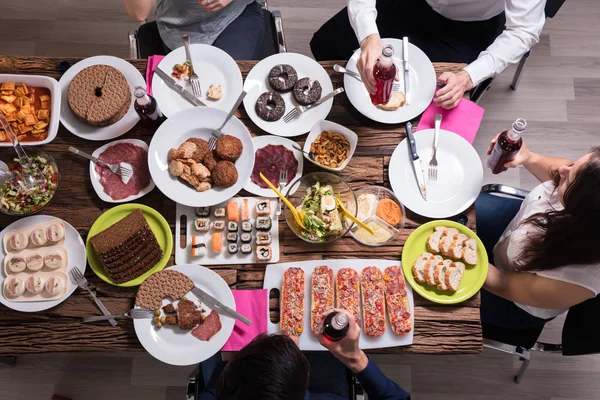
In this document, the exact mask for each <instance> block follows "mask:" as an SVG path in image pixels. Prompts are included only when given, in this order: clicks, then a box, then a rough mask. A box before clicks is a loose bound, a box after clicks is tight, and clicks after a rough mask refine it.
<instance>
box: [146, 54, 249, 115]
mask: <svg viewBox="0 0 600 400" xmlns="http://www.w3.org/2000/svg"><path fill="white" fill-rule="evenodd" d="M190 53H191V55H192V58H193V59H192V62H193V64H194V69H195V72H196V74H197V75H198V79H199V80H200V89H202V96H201V97H200V100H202V102H203V103H204V104H206V105H207V106H208V107H214V108H217V109H219V110H222V111H225V112H229V110H231V108H232V107H233V105H234V104H235V102H236V100H237V98H238V97H239V95H240V93H242V73H241V72H240V69H239V67H238V66H237V63H236V62H235V60H234V59H233V58H231V56H230V55H229V54H227V53H226V52H224V51H223V50H221V49H219V48H218V47H214V46H210V45H206V44H191V45H190ZM186 61H187V59H186V55H185V49H184V47H183V46H181V47H178V48H176V49H175V50H173V51H171V52H170V53H169V54H167V55H166V56H165V58H163V59H162V61H161V62H160V63H159V64H158V68H160V69H161V70H163V71H164V72H166V73H167V74H171V77H173V79H176V80H178V81H179V84H180V85H181V86H182V87H183V88H184V89H187V90H189V91H190V92H191V91H192V85H191V83H190V75H191V73H192V72H191V68H190V65H189V63H188V62H186ZM152 93H153V95H154V97H155V98H156V101H157V102H158V107H159V108H160V110H161V111H162V112H163V114H165V115H166V116H167V117H168V118H171V117H172V116H173V115H175V114H177V113H178V112H179V111H182V110H187V109H189V108H194V107H195V106H194V105H192V104H190V103H189V102H188V101H187V100H185V99H184V98H183V97H181V95H180V94H179V93H176V92H175V91H173V89H171V88H170V87H168V86H167V84H166V83H165V82H164V81H163V80H162V78H161V77H160V76H158V75H157V74H154V76H153V77H152Z"/></svg>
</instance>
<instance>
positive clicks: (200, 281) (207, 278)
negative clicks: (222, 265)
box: [133, 265, 235, 365]
mask: <svg viewBox="0 0 600 400" xmlns="http://www.w3.org/2000/svg"><path fill="white" fill-rule="evenodd" d="M169 269H171V270H174V271H179V272H181V273H183V274H185V275H187V276H188V277H189V278H190V279H191V280H192V281H194V283H195V284H196V286H198V287H199V288H200V289H202V290H204V291H205V292H206V293H208V294H209V295H211V296H213V297H214V298H216V299H218V300H219V301H220V302H221V303H223V304H224V305H226V306H228V307H230V308H232V309H233V310H235V301H234V299H233V293H231V289H229V286H227V283H226V282H225V281H224V280H223V278H221V277H220V276H219V275H218V274H217V273H216V272H213V271H211V270H210V269H208V268H205V267H201V266H199V265H174V266H172V267H170V268H169ZM185 297H187V299H188V300H191V301H194V302H198V303H200V300H199V299H198V297H197V296H196V295H194V293H193V292H188V293H187V294H186V295H185ZM168 303H170V300H168V299H163V306H165V305H166V304H168ZM136 308H139V307H137V306H136ZM203 308H204V309H206V310H209V312H210V308H208V307H206V306H203ZM219 316H220V317H221V330H220V331H219V332H217V334H216V335H215V336H213V337H212V338H210V340H209V341H208V342H205V341H202V340H199V339H196V337H194V336H193V335H192V332H191V330H190V331H184V330H182V329H179V327H177V326H173V327H171V326H167V325H166V326H163V327H162V328H160V329H158V328H156V327H155V326H154V325H153V324H152V320H151V319H134V320H133V326H134V328H135V334H136V335H137V338H138V340H139V341H140V343H141V344H142V346H144V349H146V351H147V352H148V353H150V354H151V355H152V356H153V357H154V358H156V359H158V360H160V361H162V362H164V363H167V364H171V365H192V364H198V363H199V362H202V361H204V360H207V359H209V358H210V357H212V356H213V355H214V354H216V353H217V352H218V351H219V350H221V348H222V347H223V346H224V345H225V343H226V342H227V340H228V339H229V336H231V332H232V331H233V325H234V323H235V319H233V318H231V317H229V316H227V315H223V314H220V315H219Z"/></svg>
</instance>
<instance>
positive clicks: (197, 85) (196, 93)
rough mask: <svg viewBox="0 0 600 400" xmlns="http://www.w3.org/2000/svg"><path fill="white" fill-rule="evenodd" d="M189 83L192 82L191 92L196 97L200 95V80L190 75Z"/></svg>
mask: <svg viewBox="0 0 600 400" xmlns="http://www.w3.org/2000/svg"><path fill="white" fill-rule="evenodd" d="M190 83H191V84H192V93H194V96H196V97H202V90H201V89H200V81H199V79H198V76H192V77H191V78H190Z"/></svg>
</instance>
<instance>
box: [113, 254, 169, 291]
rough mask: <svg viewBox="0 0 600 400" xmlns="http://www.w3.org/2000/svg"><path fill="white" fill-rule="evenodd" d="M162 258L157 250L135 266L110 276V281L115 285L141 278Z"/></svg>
mask: <svg viewBox="0 0 600 400" xmlns="http://www.w3.org/2000/svg"><path fill="white" fill-rule="evenodd" d="M162 256H163V252H162V251H161V250H160V249H159V250H158V251H157V252H152V253H150V254H149V255H148V256H147V257H145V258H144V259H142V260H140V261H139V262H138V263H137V264H134V265H133V266H132V267H131V268H130V269H128V270H126V271H123V272H120V273H118V274H110V273H109V276H110V277H111V279H112V280H114V281H115V282H117V283H123V282H128V281H130V280H133V279H135V278H137V277H138V276H141V275H143V274H145V273H146V272H148V271H149V270H150V269H152V268H153V267H154V266H155V265H156V263H158V262H159V261H160V259H161V258H162Z"/></svg>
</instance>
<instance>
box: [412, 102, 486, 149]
mask: <svg viewBox="0 0 600 400" xmlns="http://www.w3.org/2000/svg"><path fill="white" fill-rule="evenodd" d="M484 112H485V110H484V109H483V108H481V107H479V106H478V105H477V104H475V103H473V102H472V101H469V100H467V99H462V100H461V101H460V103H458V106H456V107H455V108H453V109H451V110H446V109H445V108H442V107H438V106H436V105H435V104H434V103H433V102H431V104H430V105H429V107H427V109H426V110H425V112H424V113H423V116H422V117H421V120H420V121H419V126H418V127H417V131H420V130H423V129H431V128H433V124H434V120H435V115H436V114H442V125H441V127H442V129H445V130H447V131H450V132H455V133H457V134H458V135H460V136H462V137H463V138H464V139H466V140H467V141H468V142H469V143H471V144H473V141H474V140H475V136H477V130H478V129H479V125H480V124H481V120H482V119H483V113H484Z"/></svg>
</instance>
